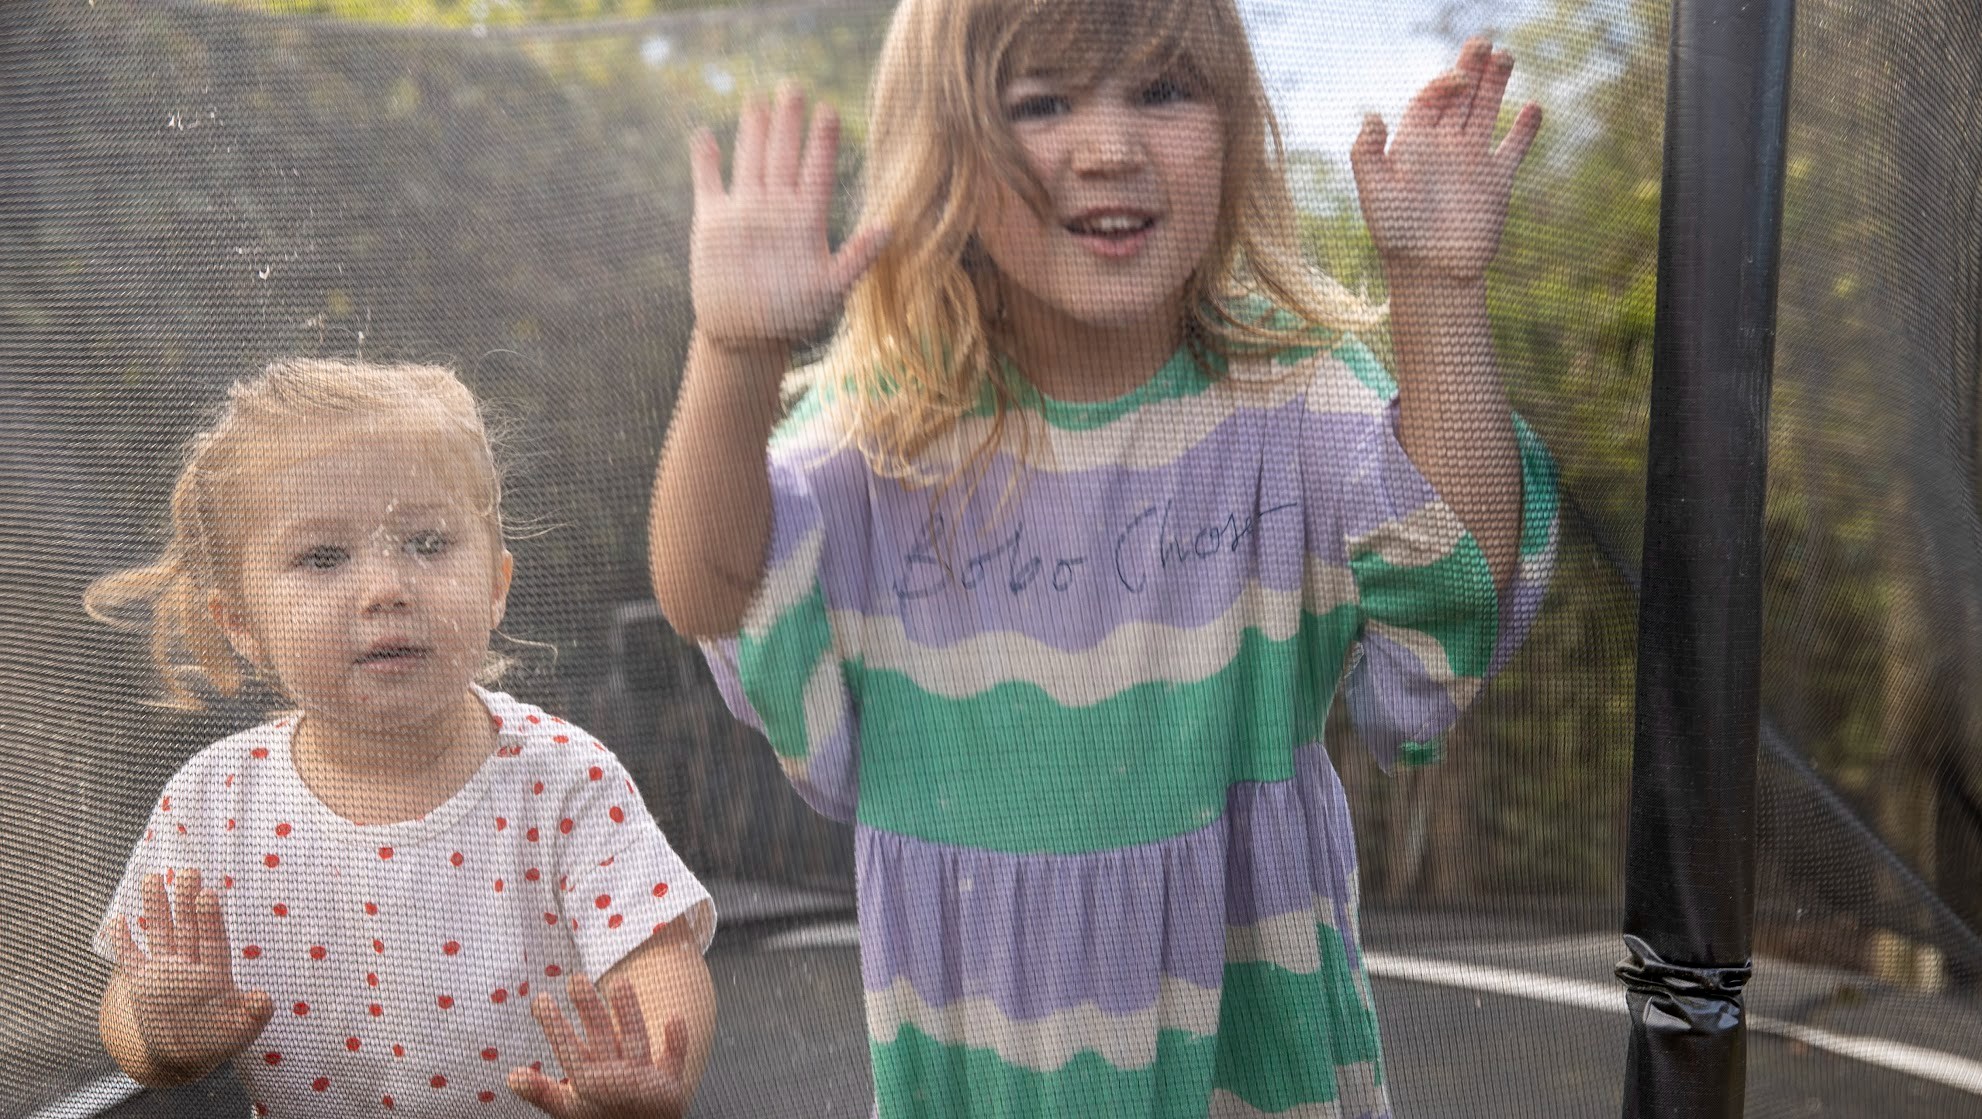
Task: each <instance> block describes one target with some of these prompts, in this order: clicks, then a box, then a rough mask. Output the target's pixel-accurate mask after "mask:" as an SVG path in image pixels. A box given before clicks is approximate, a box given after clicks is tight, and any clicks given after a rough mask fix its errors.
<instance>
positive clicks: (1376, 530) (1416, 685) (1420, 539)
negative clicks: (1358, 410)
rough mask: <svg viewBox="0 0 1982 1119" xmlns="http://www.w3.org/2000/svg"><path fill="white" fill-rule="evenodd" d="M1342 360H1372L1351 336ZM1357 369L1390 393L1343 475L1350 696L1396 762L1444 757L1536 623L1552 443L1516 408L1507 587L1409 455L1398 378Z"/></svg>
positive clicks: (1375, 751)
mask: <svg viewBox="0 0 1982 1119" xmlns="http://www.w3.org/2000/svg"><path fill="white" fill-rule="evenodd" d="M1344 360H1345V361H1346V362H1347V363H1348V364H1349V365H1350V366H1351V367H1352V368H1353V367H1355V366H1357V365H1358V364H1359V363H1366V364H1368V365H1370V366H1375V358H1374V356H1373V355H1371V354H1369V352H1368V351H1367V350H1366V349H1363V348H1362V347H1360V346H1359V345H1354V344H1352V345H1351V346H1350V347H1347V348H1346V349H1345V352H1344ZM1357 373H1358V376H1359V377H1361V378H1363V379H1364V380H1365V382H1367V383H1371V384H1375V385H1379V386H1382V387H1385V388H1387V389H1388V391H1387V392H1384V393H1383V395H1384V396H1385V397H1386V402H1385V404H1384V405H1383V408H1382V411H1381V413H1380V414H1379V415H1377V416H1375V417H1373V418H1374V419H1375V420H1376V422H1375V423H1373V424H1371V425H1369V426H1368V428H1367V434H1366V441H1364V442H1363V443H1362V445H1361V446H1360V447H1359V448H1358V449H1357V451H1356V452H1355V453H1354V454H1353V456H1352V461H1353V464H1354V465H1353V466H1352V467H1351V468H1350V470H1349V471H1348V472H1347V477H1346V485H1345V491H1346V492H1345V494H1344V502H1345V506H1344V513H1343V523H1342V533H1343V550H1344V553H1345V555H1346V558H1347V560H1348V566H1349V570H1350V572H1351V574H1352V576H1353V579H1354V583H1355V593H1356V600H1357V603H1358V610H1359V614H1360V620H1361V624H1360V628H1359V631H1358V641H1359V655H1358V656H1357V657H1356V658H1355V660H1354V661H1353V663H1352V664H1351V666H1350V668H1349V670H1348V673H1347V676H1346V679H1345V681H1344V684H1343V697H1344V701H1345V702H1346V704H1347V705H1348V709H1349V714H1350V716H1351V718H1352V720H1353V721H1354V723H1355V725H1356V729H1357V732H1358V734H1359V735H1360V737H1361V738H1362V739H1363V742H1364V743H1365V745H1366V746H1367V747H1368V748H1369V750H1370V751H1371V753H1372V755H1373V756H1374V757H1375V758H1376V760H1377V762H1378V764H1379V765H1381V766H1383V768H1384V769H1386V770H1389V769H1391V768H1392V767H1393V766H1395V765H1396V764H1397V763H1398V762H1400V761H1401V762H1403V763H1405V764H1407V765H1420V764H1426V763H1430V762H1434V761H1437V760H1438V758H1439V756H1440V753H1441V747H1440V743H1439V738H1440V736H1441V735H1443V734H1444V733H1445V731H1446V730H1447V729H1449V728H1450V727H1451V726H1452V724H1453V723H1454V722H1456V721H1457V720H1458V718H1459V716H1460V715H1461V714H1462V713H1463V712H1464V711H1465V709H1466V708H1467V707H1468V706H1469V705H1470V704H1471V703H1472V701H1473V699H1474V698H1475V697H1476V696H1477V695H1478V694H1479V692H1480V690H1481V689H1482V688H1483V687H1484V686H1485V684H1486V683H1487V681H1488V680H1490V679H1491V678H1492V677H1493V675H1494V674H1495V673H1496V672H1498V671H1499V670H1500V669H1501V668H1502V667H1503V666H1504V665H1505V664H1506V663H1507V661H1508V660H1509V659H1511V658H1512V656H1513V654H1514V652H1515V650H1517V649H1518V648H1519V647H1520V645H1521V642H1522V641H1523V640H1524V639H1525V638H1526V636H1527V634H1528V631H1529V630H1530V629H1531V628H1532V627H1533V625H1534V620H1535V617H1536V615H1537V614H1538V613H1539V611H1540V607H1541V603H1542V598H1543V596H1544V595H1545V593H1546V592H1547V589H1548V582H1549V578H1550V575H1551V572H1552V570H1553V566H1554V560H1555V551H1556V540H1557V534H1558V525H1557V490H1556V477H1555V468H1554V463H1553V460H1552V459H1551V458H1550V457H1549V454H1548V451H1547V449H1546V448H1545V447H1544V446H1543V445H1542V442H1541V440H1540V439H1539V438H1538V437H1537V436H1536V435H1535V433H1534V431H1533V430H1532V429H1531V428H1529V426H1528V425H1527V423H1526V422H1525V421H1524V420H1522V419H1521V418H1520V417H1519V416H1516V417H1515V418H1514V427H1515V435H1516V442H1517V444H1518V448H1519V453H1520V458H1521V490H1522V493H1521V536H1520V560H1519V565H1518V568H1517V570H1516V573H1515V576H1514V579H1513V581H1512V582H1511V583H1510V584H1509V586H1508V588H1507V589H1506V592H1505V593H1501V592H1499V591H1497V590H1496V588H1495V586H1494V582H1493V575H1492V572H1491V571H1490V570H1489V569H1488V567H1487V564H1486V556H1485V554H1484V553H1483V552H1482V551H1481V549H1480V546H1479V543H1478V541H1476V540H1475V539H1474V538H1473V536H1472V534H1471V533H1469V532H1468V531H1467V530H1466V528H1465V526H1464V525H1463V524H1462V523H1461V522H1460V520H1459V518H1458V515H1457V514H1455V513H1454V512H1453V511H1452V509H1451V508H1450V507H1449V506H1447V505H1446V504H1445V502H1444V501H1443V500H1442V499H1441V498H1440V497H1439V496H1438V494H1437V493H1436V492H1435V491H1434V490H1433V489H1432V486H1431V484H1430V483H1429V482H1428V481H1426V480H1425V477H1424V475H1423V474H1422V473H1420V472H1419V470H1418V468H1417V466H1416V464H1415V463H1413V462H1412V461H1411V459H1410V456H1409V455H1407V454H1406V453H1405V451H1404V447H1403V444H1402V443H1401V442H1400V441H1399V439H1398V436H1397V421H1398V409H1397V400H1396V391H1395V386H1394V383H1391V382H1389V378H1388V375H1387V374H1384V373H1383V371H1382V370H1381V367H1380V366H1377V367H1376V368H1375V369H1374V371H1373V372H1371V371H1369V370H1364V369H1359V370H1357Z"/></svg>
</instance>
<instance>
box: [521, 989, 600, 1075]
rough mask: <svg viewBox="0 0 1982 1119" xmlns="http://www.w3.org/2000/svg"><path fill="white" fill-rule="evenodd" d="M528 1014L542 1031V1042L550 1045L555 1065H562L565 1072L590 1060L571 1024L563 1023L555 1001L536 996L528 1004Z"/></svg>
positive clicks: (562, 1013)
mask: <svg viewBox="0 0 1982 1119" xmlns="http://www.w3.org/2000/svg"><path fill="white" fill-rule="evenodd" d="M530 1014H531V1016H532V1017H534V1018H536V1020H537V1025H538V1027H539V1028H541V1029H542V1030H543V1031H544V1040H545V1041H548V1042H550V1043H551V1052H552V1053H553V1054H554V1055H556V1057H557V1063H558V1064H560V1065H563V1066H564V1067H565V1070H566V1071H570V1070H571V1069H573V1068H576V1067H577V1066H579V1065H582V1064H586V1063H588V1062H589V1061H591V1060H592V1054H591V1051H590V1049H589V1048H588V1047H587V1046H586V1045H585V1043H584V1042H583V1041H580V1040H579V1039H578V1035H577V1034H576V1033H575V1032H573V1030H572V1029H571V1023H570V1022H567V1021H565V1018H564V1011H562V1010H559V1009H558V1005H557V1000H556V999H553V998H551V997H550V996H549V995H538V996H537V997H536V998H535V999H534V1000H532V1001H531V1003H530Z"/></svg>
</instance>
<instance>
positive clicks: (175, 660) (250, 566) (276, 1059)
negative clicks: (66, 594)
mask: <svg viewBox="0 0 1982 1119" xmlns="http://www.w3.org/2000/svg"><path fill="white" fill-rule="evenodd" d="M500 491H501V487H500V483H499V481H498V476H497V472H496V467H495V463H494V461H493V458H492V456H491V454H490V450H489V443H488V439H487V436H486V434H485V431H484V427H483V422H482V418H481V415H480V413H479V410H478V409H477V406H476V403H475V400H474V398H473V397H472V396H471V395H470V394H469V392H468V390H467V388H466V387H464V386H463V385H462V384H461V382H460V381H459V380H457V379H456V378H455V377H454V375H453V374H452V373H451V372H449V371H448V370H446V369H443V368H438V367H433V366H421V365H378V364H367V363H355V362H352V363H347V362H336V361H318V360H290V361H281V362H277V363H275V364H273V365H271V366H269V367H268V368H267V369H266V370H265V371H264V372H263V373H262V374H261V375H260V376H258V377H254V378H251V379H248V380H245V381H243V382H241V383H238V384H236V385H234V386H233V388H232V390H231V391H230V392H229V394H228V400H227V405H226V409H225V412H224V413H223V415H222V416H221V418H220V420H219V422H218V423H217V424H216V425H215V426H214V427H213V428H212V429H210V430H208V431H207V432H205V433H204V434H202V435H200V436H198V437H197V438H195V439H194V440H193V442H192V445H191V448H190V453H189V455H188V457H187V460H186V465H185V468H184V471H183V472H182V473H181V474H180V476H179V480H178V483H177V485H176V487H175V488H174V490H173V494H172V516H171V521H172V538H171V543H170V544H169V545H168V547H167V548H166V550H165V553H164V555H163V556H162V557H161V558H160V559H159V560H158V561H157V562H156V563H154V564H152V565H150V566H147V567H143V568H139V569H137V570H134V571H127V572H123V573H120V574H117V575H112V576H109V577H106V578H104V579H102V580H99V581H98V582H97V583H96V584H95V585H94V586H93V587H92V588H91V589H90V592H89V595H88V597H87V599H86V604H87V605H88V607H89V608H90V610H91V612H92V613H93V614H95V615H97V616H98V617H99V618H102V619H105V620H111V621H121V622H130V621H133V620H141V621H142V620H149V622H150V624H151V628H152V634H153V637H152V640H153V649H154V652H155V654H156V657H157V660H158V664H159V667H160V668H161V670H163V672H164V673H165V680H166V684H167V687H168V689H169V691H170V694H171V697H172V699H173V700H174V701H175V702H177V703H179V704H180V705H184V706H197V705H198V703H199V697H200V696H201V695H202V694H209V695H210V694H212V693H214V692H218V693H222V694H233V693H236V692H238V691H239V690H240V689H241V687H242V685H243V684H244V683H245V682H247V680H248V679H249V678H250V677H252V678H255V679H258V680H259V681H260V682H261V683H262V684H264V685H266V686H267V687H269V688H271V689H274V690H275V691H276V692H278V693H279V694H280V695H282V696H283V697H284V698H285V699H287V700H288V701H289V703H290V704H292V705H293V706H294V707H295V708H296V710H294V711H292V712H290V713H288V714H286V715H284V716H282V717H280V718H278V719H276V720H274V721H272V722H270V723H268V724H266V725H263V726H258V727H255V728H253V729H251V730H246V731H243V732H241V733H239V734H236V735H234V736H232V737H230V738H227V739H224V740H222V741H220V742H217V743H215V744H213V745H212V746H209V747H207V748H206V749H205V750H202V751H201V752H200V753H199V754H198V755H197V756H195V757H194V758H192V760H190V761H188V762H187V763H186V764H185V766H184V767H183V768H181V769H180V770H179V772H178V774H177V775H175V776H174V777H173V778H172V779H171V781H170V782H168V783H167V784H166V787H165V789H164V791H163V793H162V794H161V795H160V796H159V799H158V802H157V805H156V807H155V809H154V810H153V812H152V814H151V818H150V820H149V821H148V822H147V823H146V824H145V827H144V832H143V834H142V836H141V837H140V838H139V840H138V842H137V845H136V848H135V850H134V851H133V852H132V854H131V858H130V861H129V863H128V864H127V866H126V868H125V872H124V878H123V882H122V884H121V885H120V886H119V887H118V889H117V892H116V895H115V897H114V898H113V899H112V901H111V903H110V907H109V912H108V913H107V914H106V916H105V921H104V924H103V928H102V931H101V932H100V933H99V934H98V936H97V939H96V948H97V950H98V951H99V952H101V953H103V954H104V955H105V956H107V957H109V958H110V959H112V960H113V961H114V962H115V965H116V967H115V971H114V972H113V974H112V976H111V979H110V983H109V986H108V989H107V990H106V991H105V992H104V996H103V1003H102V1011H101V1025H102V1034H103V1042H104V1045H105V1047H106V1048H108V1049H109V1051H110V1053H111V1055H112V1056H113V1057H114V1058H115V1059H116V1061H117V1063H118V1064H119V1065H120V1066H121V1067H122V1068H123V1069H124V1071H125V1072H127V1073H128V1074H129V1075H130V1076H131V1078H132V1079H134V1080H136V1081H138V1082H139V1083H141V1084H145V1085H166V1084H173V1083H178V1082H182V1081H186V1080H192V1079H196V1078H198V1077H201V1076H204V1075H206V1074H207V1073H208V1072H210V1071H211V1070H213V1069H214V1068H216V1067H218V1066H219V1065H221V1064H223V1063H225V1062H228V1061H232V1062H233V1064H234V1068H235V1071H236V1072H237V1073H238V1074H239V1075H240V1078H241V1080H242V1081H243V1082H244V1084H245V1086H246V1088H247V1091H248V1095H249V1096H250V1098H251V1099H252V1100H253V1106H254V1113H255V1114H256V1115H336V1116H354V1115H384V1114H388V1113H398V1114H406V1113H409V1112H410V1113H412V1114H421V1115H434V1114H442V1113H446V1114H455V1113H467V1112H468V1111H470V1110H473V1111H474V1113H475V1114H484V1113H487V1114H498V1115H528V1114H536V1113H537V1112H538V1110H541V1111H542V1112H548V1113H550V1114H552V1115H557V1116H571V1117H595V1116H622V1115H623V1116H632V1115H641V1116H653V1115H660V1116H679V1115H682V1114H684V1113H685V1112H686V1110H687V1107H688V1102H689V1100H690V1099H691V1098H692V1095H693V1092H694V1087H695V1083H696V1080H697V1078H698V1077H699V1075H700V1073H701V1070H702V1067H703V1064H704V1062H705V1061H706V1060H707V1056H708V1050H709V1039H710V1034H711V1031H712V1029H713V1024H714V1013H715V1011H714V1000H713V996H712V992H711V986H710V980H709V974H708V969H707V967H706V965H705V964H704V963H703V961H702V955H701V953H702V949H703V948H704V947H706V945H707V944H708V940H709V937H710V935H711V933H712V932H713V929H714V911H713V909H712V907H711V906H710V904H709V900H708V894H707V892H706V891H705V890H704V889H703V888H702V886H701V884H700V883H698V882H697V881H696V879H695V877H694V875H692V874H690V873H689V872H688V870H687V868H686V867H684V866H683V865H682V864H681V861H680V860H679V859H678V858H676V857H675V854H674V852H673V851H672V850H671V849H670V848H669V846H668V843H667V840H666V839H665V838H664V837H663V836H662V835H661V832H660V829H659V828H657V827H656V826H655V825H654V821H653V818H652V817H651V816H650V815H649V814H648V813H647V811H646V809H645V807H644V806H643V805H642V802H641V800H640V797H639V795H638V793H637V792H636V791H635V789H634V787H633V784H632V782H631V781H630V780H629V779H628V778H627V776H626V772H625V770H623V769H622V768H621V767H620V765H619V763H618V762H617V761H616V760H615V759H614V758H613V756H612V755H611V754H610V753H608V752H606V750H605V747H603V746H601V745H600V744H599V743H597V742H596V741H594V740H593V739H592V738H591V737H590V736H588V735H587V734H586V733H585V732H584V731H582V730H580V729H579V728H577V727H575V726H572V725H571V724H569V723H566V722H565V721H564V720H562V719H559V718H557V717H556V716H553V715H549V714H547V713H545V712H543V711H541V710H539V709H538V708H536V707H532V706H530V705H529V704H526V703H522V702H520V701H518V700H516V699H513V698H511V697H509V696H507V695H504V694H501V693H498V692H493V691H488V690H485V689H483V688H481V687H479V686H477V685H476V684H475V683H474V681H475V679H476V677H477V675H478V674H479V673H481V672H482V671H483V669H484V667H485V665H486V663H487V662H488V661H489V635H490V633H491V632H492V631H493V630H494V628H495V627H496V625H497V623H498V622H499V621H500V620H501V618H502V612H503V604H504V601H505V597H506V595H507V593H508V589H509V582H510V573H511V568H512V561H511V558H510V555H509V553H508V552H507V551H506V550H505V549H504V547H503V536H502V518H501V512H500V497H501V492H500ZM593 976H597V977H600V981H599V982H597V983H594V981H593V980H592V978H590V977H593ZM560 979H562V980H563V981H562V982H560ZM560 988H561V989H563V990H564V991H565V992H566V994H567V995H568V998H569V1000H570V1003H571V1004H572V1005H573V1006H574V1007H575V1009H576V1011H577V1015H578V1018H579V1020H580V1022H582V1025H583V1029H582V1033H581V1031H580V1030H579V1029H578V1028H576V1027H574V1026H573V1024H572V1023H571V1022H570V1021H569V1020H568V1019H567V1017H566V1015H565V1013H564V1011H563V1010H561V1009H560V1007H559V1005H558V1003H557V1000H556V999H555V998H554V997H553V992H554V991H555V990H558V989H560ZM533 1105H534V1109H533Z"/></svg>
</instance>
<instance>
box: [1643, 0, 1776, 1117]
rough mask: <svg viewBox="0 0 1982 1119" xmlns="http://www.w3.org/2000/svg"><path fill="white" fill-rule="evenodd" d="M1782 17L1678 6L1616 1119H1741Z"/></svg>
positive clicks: (1721, 5) (1754, 1)
mask: <svg viewBox="0 0 1982 1119" xmlns="http://www.w3.org/2000/svg"><path fill="white" fill-rule="evenodd" d="M1795 10H1796V7H1795V3H1794V0H1674V2H1673V6H1672V44H1671V58H1670V64H1669V76H1668V84H1667V92H1666V118H1665V119H1666V126H1665V169H1664V185H1663V189H1664V194H1663V196H1662V197H1661V200H1660V215H1659V258H1658V304H1657V312H1656V319H1655V321H1654V336H1653V358H1652V386H1651V421H1650V423H1651V427H1650V439H1649V443H1648V448H1647V462H1646V470H1645V551H1644V566H1643V569H1642V570H1643V578H1644V590H1643V595H1642V597H1641V599H1640V601H1639V613H1638V680H1637V712H1636V728H1635V738H1634V742H1633V753H1632V760H1631V806H1630V815H1629V820H1630V824H1629V827H1630V832H1629V838H1628V842H1627V845H1626V851H1625V886H1624V930H1623V931H1624V945H1625V948H1626V950H1627V951H1628V952H1629V953H1630V956H1629V958H1628V959H1626V960H1625V961H1624V962H1623V963H1621V964H1619V965H1618V967H1617V974H1618V978H1620V979H1621V980H1623V981H1624V984H1625V987H1626V989H1627V995H1628V998H1629V1005H1630V1010H1631V1041H1630V1052H1629V1057H1628V1060H1627V1062H1626V1071H1625V1086H1624V1114H1625V1115H1626V1116H1629V1117H1633V1119H1650V1117H1653V1116H1657V1117H1660V1119H1667V1117H1679V1116H1685V1117H1688V1119H1693V1117H1706V1116H1716V1117H1725V1116H1739V1115H1740V1114H1741V1113H1742V1108H1743V1105H1744V1102H1745V1095H1746V1083H1745V1081H1746V1068H1747V1061H1746V1047H1745V1018H1744V1013H1743V1009H1742V1002H1741V987H1742V984H1743V983H1745V982H1746V981H1747V979H1748V975H1749V971H1750V950H1751V940H1752V934H1753V929H1754V886H1755V837H1756V819H1755V757H1756V745H1757V733H1758V728H1759V725H1760V679H1761V668H1760V654H1761V630H1762V609H1761V606H1762V603H1761V595H1762V498H1763V485H1764V480H1765V476H1766V467H1767V457H1768V418H1769V382H1770V365H1771V362H1772V361H1773V359H1774V350H1775V303H1776V267H1777V260H1778V257H1779V255H1780V254H1779V252H1778V249H1779V246H1780V240H1781V229H1782V220H1781V219H1782V193H1783V147H1784V142H1785V126H1786V117H1787V112H1788V98H1789V70H1790V41H1791V37H1792V30H1793V25H1794V23H1795Z"/></svg>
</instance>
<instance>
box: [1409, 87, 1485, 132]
mask: <svg viewBox="0 0 1982 1119" xmlns="http://www.w3.org/2000/svg"><path fill="white" fill-rule="evenodd" d="M1472 84H1473V76H1472V75H1471V74H1467V73H1464V72H1456V73H1450V74H1441V75H1439V76H1438V77H1436V78H1433V79H1432V80H1431V81H1429V82H1426V83H1425V87H1424V88H1423V89H1421V90H1419V91H1418V92H1417V95H1416V96H1414V97H1412V98H1411V103H1410V104H1408V105H1406V106H1404V116H1403V119H1402V120H1400V121H1398V123H1397V134H1398V135H1399V136H1406V135H1410V134H1413V133H1417V132H1424V131H1428V130H1430V129H1432V128H1436V127H1437V126H1438V122H1439V121H1440V120H1441V119H1443V118H1444V116H1445V114H1446V113H1447V112H1449V111H1451V110H1452V109H1453V108H1454V107H1455V106H1456V105H1457V104H1458V102H1459V99H1460V98H1461V97H1463V96H1465V95H1466V94H1468V93H1470V92H1471V87H1472Z"/></svg>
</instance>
